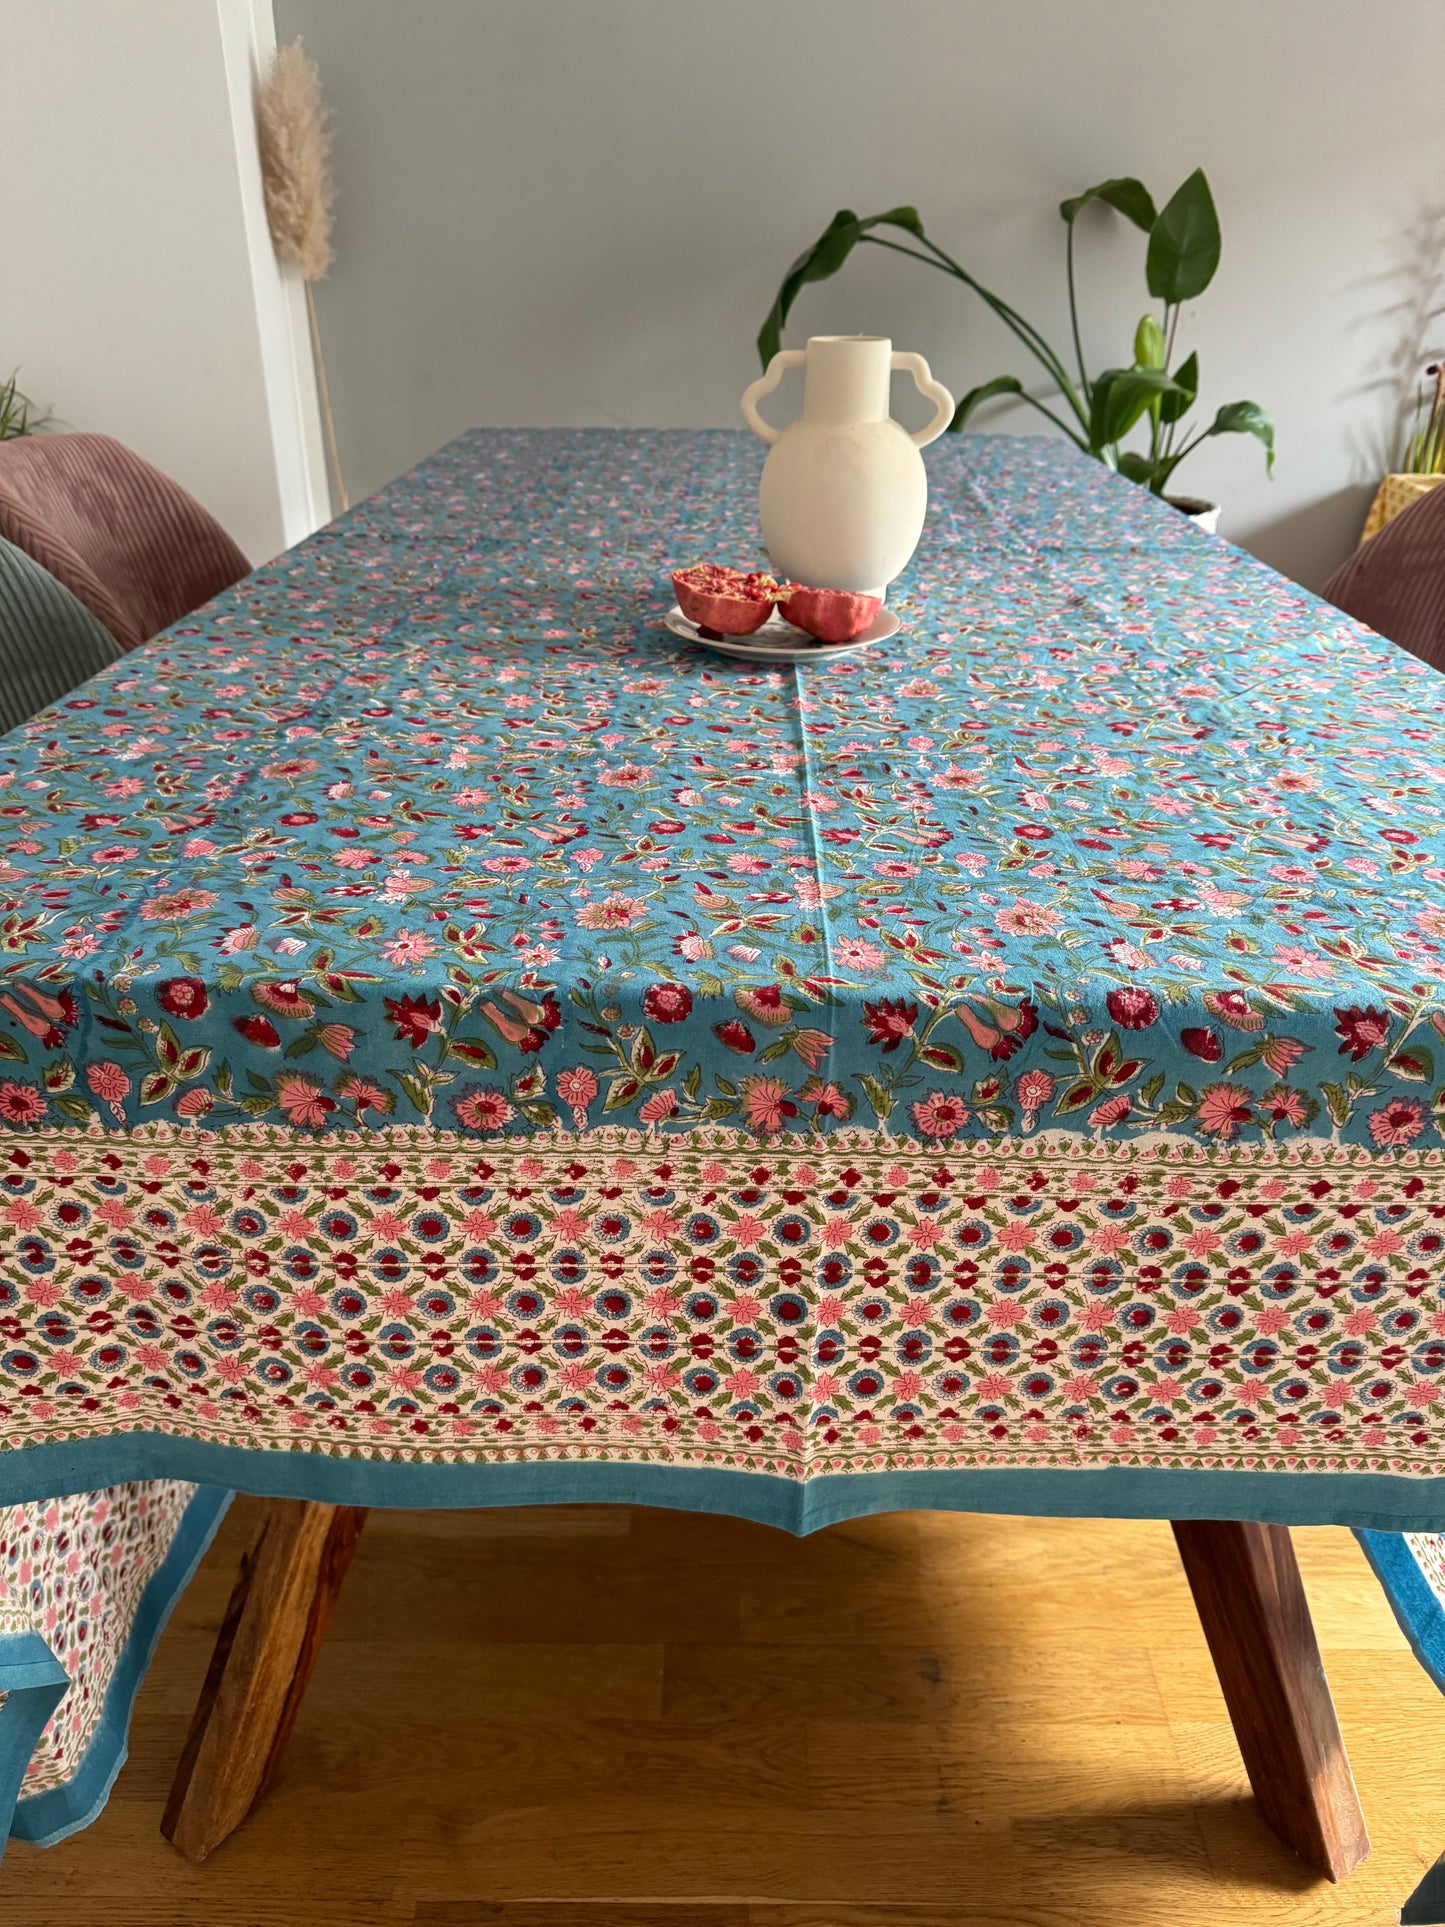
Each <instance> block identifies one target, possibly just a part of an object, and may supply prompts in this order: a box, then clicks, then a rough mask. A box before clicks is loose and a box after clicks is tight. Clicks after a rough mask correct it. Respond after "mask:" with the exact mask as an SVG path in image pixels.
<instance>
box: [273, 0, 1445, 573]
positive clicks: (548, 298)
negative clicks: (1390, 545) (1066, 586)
mask: <svg viewBox="0 0 1445 1927" xmlns="http://www.w3.org/2000/svg"><path fill="white" fill-rule="evenodd" d="M1441 19H1442V11H1441V7H1440V5H1439V0H1370V4H1369V5H1363V4H1361V0H1208V3H1207V4H1203V5H1198V4H1197V5H1193V6H1186V5H1183V4H1180V0H1174V3H1173V4H1166V5H1161V4H1160V0H407V4H405V5H399V4H397V3H396V0H276V24H277V31H278V33H279V34H280V36H281V37H282V38H289V37H290V36H291V35H293V34H297V33H300V34H302V35H304V37H305V40H306V45H307V48H308V51H309V52H310V53H311V54H312V55H313V56H314V57H315V58H316V59H317V60H318V61H319V63H320V66H321V69H322V74H323V79H324V82H325V85H326V88H327V92H328V94H329V97H330V99H331V102H332V105H333V108H334V111H335V120H336V128H337V142H336V165H337V175H338V182H339V188H340V200H339V208H338V227H337V250H338V262H337V266H336V268H335V269H334V270H333V274H332V277H331V279H330V280H329V281H328V282H327V283H326V284H324V286H323V287H322V289H321V291H320V308H321V321H322V327H323V330H324V333H325V337H326V342H327V346H328V351H329V355H330V360H331V375H332V385H333V391H334V397H335V402H336V408H337V413H338V417H339V428H340V439H341V445H342V453H343V460H344V463H345V466H346V468H347V469H348V471H349V478H350V480H351V483H352V488H353V494H356V493H360V492H363V491H365V490H367V489H370V488H373V487H375V486H377V485H378V484H380V483H381V482H383V481H385V480H386V479H388V478H389V477H390V476H392V475H394V474H396V473H398V472H399V471H400V470H402V469H404V468H405V467H407V466H408V465H409V464H410V463H412V462H413V461H415V460H416V459H417V458H418V457H420V456H421V455H424V454H426V453H427V452H428V451H429V450H430V449H432V448H434V447H435V446H437V445H438V444H439V443H440V442H442V441H444V440H446V439H447V438H448V437H450V436H451V435H452V434H454V433H456V432H457V431H458V430H459V429H461V428H463V427H467V426H469V425H471V424H473V423H504V424H540V425H547V424H587V423H616V424H628V425H674V426H688V425H713V424H732V423H735V422H736V421H737V396H738V393H739V391H740V390H741V388H742V387H743V386H744V384H745V383H746V382H747V381H749V380H750V379H751V378H752V376H753V375H754V373H755V372H756V361H755V358H754V354H753V348H752V341H753V336H754V334H755V333H756V330H757V327H758V324H759V322H760V321H761V319H762V316H763V313H764V311H765V310H766V308H767V305H768V302H769V300H770V298H771V295H772V293H773V290H774V288H775V287H776V285H777V282H778V280H779V278H780V275H781V273H782V271H783V269H784V268H785V267H786V266H787V264H788V262H789V261H790V260H791V259H792V257H793V256H794V255H795V254H796V253H797V252H798V251H799V250H800V249H801V248H802V247H803V246H804V245H805V244H806V243H807V242H808V241H810V240H811V239H812V238H813V237H814V235H815V234H816V233H817V232H818V231H819V229H820V228H821V227H822V226H823V225H824V223H825V222H826V221H827V220H828V218H829V216H830V215H831V214H832V212H833V211H834V209H835V208H837V207H840V206H844V205H848V206H852V207H854V208H856V209H858V210H859V211H860V212H874V211H877V210H879V209H881V208H885V207H888V206H891V205H893V204H895V203H896V202H899V201H912V202H915V203H916V204H917V205H918V207H919V208H920V210H921V212H922V213H923V215H924V218H925V219H926V221H927V223H928V226H929V229H930V232H931V233H933V234H935V235H936V236H937V238H938V239H939V240H940V241H941V242H942V244H943V245H944V246H945V247H947V248H949V249H950V251H951V252H953V253H954V254H955V255H957V256H959V257H960V258H961V259H963V260H964V261H965V262H966V263H967V264H968V265H969V266H970V267H971V268H972V270H973V271H974V272H975V273H976V274H978V276H979V277H980V278H981V279H983V280H984V281H985V282H988V283H990V284H992V285H994V286H996V287H997V289H998V290H999V292H1000V293H1003V294H1004V295H1006V296H1007V297H1008V298H1009V299H1010V300H1011V301H1013V303H1014V304H1015V305H1016V306H1019V307H1022V308H1023V309H1024V310H1025V311H1026V312H1027V313H1028V314H1030V315H1031V316H1033V317H1034V318H1035V319H1036V320H1037V321H1038V322H1039V323H1040V324H1041V325H1042V326H1043V327H1044V328H1045V331H1046V332H1048V333H1050V334H1051V335H1053V336H1054V337H1055V338H1059V339H1062V337H1063V335H1064V332H1065V321H1064V316H1065V310H1064V305H1063V296H1062V277H1063V226H1062V223H1061V222H1060V221H1059V219H1058V216H1057V213H1056V212H1055V208H1056V204H1057V202H1058V201H1059V199H1060V198H1061V197H1062V196H1063V195H1064V194H1067V193H1070V192H1074V191H1077V190H1078V189H1080V188H1082V187H1084V186H1086V185H1088V184H1089V183H1091V182H1093V181H1096V180H1099V179H1101V178H1104V177H1106V176H1108V175H1111V174H1124V173H1132V174H1138V175H1139V176H1140V177H1142V178H1143V179H1144V181H1145V182H1146V183H1147V184H1148V185H1149V186H1150V187H1151V189H1152V191H1153V192H1154V194H1155V196H1156V198H1158V199H1161V200H1162V199H1163V197H1164V196H1165V195H1167V194H1168V193H1169V192H1171V191H1172V189H1173V188H1174V187H1175V186H1176V185H1177V184H1178V182H1179V181H1180V180H1181V179H1182V178H1183V177H1184V175H1185V174H1187V173H1188V172H1189V171H1190V169H1192V168H1193V167H1195V166H1196V165H1201V164H1202V165H1203V166H1204V167H1205V169H1206V171H1207V172H1208V174H1209V176H1210V180H1211V182H1212V185H1213V187H1214V191H1215V196H1216V199H1217V201H1218V203H1219V207H1220V212H1221V219H1222V224H1223V229H1224V256H1223V262H1222V265H1221V268H1220V272H1219V275H1218V278H1217V280H1216V281H1215V284H1214V286H1213V287H1212V288H1211V289H1210V290H1209V291H1208V293H1207V294H1206V295H1205V296H1204V297H1203V299H1202V300H1201V302H1200V303H1199V304H1198V306H1197V309H1196V310H1193V311H1191V312H1189V313H1188V314H1187V316H1186V328H1185V336H1184V337H1183V338H1187V340H1188V341H1189V342H1192V343H1194V344H1195V345H1197V347H1198V349H1199V351H1200V359H1201V362H1202V365H1203V400H1204V401H1206V402H1207V403H1208V404H1209V406H1210V410H1211V412H1212V409H1213V407H1214V406H1215V405H1217V404H1218V403H1220V402H1223V401H1229V400H1234V399H1237V398H1240V397H1249V398H1251V399H1254V400H1257V401H1259V402H1261V403H1262V404H1263V405H1264V406H1266V407H1267V408H1269V409H1270V410H1271V411H1272V412H1273V413H1274V415H1275V417H1276V419H1277V422H1278V425H1279V435H1280V455H1279V466H1278V471H1277V477H1276V480H1275V481H1274V482H1273V483H1270V482H1268V481H1266V479H1265V477H1264V473H1263V460H1262V455H1261V451H1260V450H1259V448H1258V446H1257V444H1256V443H1254V442H1253V441H1250V440H1247V439H1244V438H1237V439H1232V440H1230V441H1219V442H1216V443H1214V444H1212V445H1211V446H1210V447H1209V448H1207V449H1205V450H1204V451H1202V452H1201V456H1200V457H1199V458H1197V459H1196V460H1195V461H1194V462H1193V463H1192V465H1191V466H1190V467H1188V468H1187V469H1185V470H1184V471H1182V472H1181V475H1180V478H1179V479H1180V483H1181V484H1182V485H1184V486H1187V487H1188V488H1189V489H1190V490H1191V491H1192V492H1195V493H1203V494H1212V495H1215V496H1217V497H1219V498H1220V499H1222V500H1223V502H1224V504H1225V515H1224V523H1223V526H1224V530H1225V532H1226V533H1228V534H1230V535H1232V536H1233V537H1234V538H1235V539H1237V540H1241V541H1244V542H1246V543H1247V544H1248V545H1249V546H1250V547H1251V548H1254V549H1255V550H1257V552H1258V553H1259V554H1261V555H1263V556H1264V557H1265V558H1266V559H1268V560H1269V561H1271V562H1274V563H1275V564H1277V565H1278V566H1279V567H1280V568H1282V569H1284V570H1286V571H1287V572H1289V573H1291V574H1293V575H1296V576H1297V577H1299V578H1300V579H1301V580H1303V581H1306V582H1309V583H1312V584H1318V582H1319V581H1321V580H1322V579H1323V577H1324V575H1325V574H1326V573H1327V572H1328V570H1329V569H1330V568H1331V567H1332V566H1333V564H1334V562H1335V561H1336V560H1338V559H1339V558H1340V556H1342V555H1343V554H1344V553H1346V552H1347V551H1348V550H1349V548H1350V547H1351V546H1352V545H1353V541H1354V538H1355V535H1356V534H1357V532H1358V528H1359V524H1360V521H1361V519H1362V517H1363V514H1364V509H1365V506H1366V503H1367V501H1368V497H1369V493H1370V489H1371V486H1372V484H1373V482H1374V480H1375V478H1376V477H1377V476H1378V475H1379V473H1380V472H1381V470H1382V468H1383V467H1385V466H1388V465H1389V464H1390V461H1391V458H1392V451H1393V450H1394V448H1395V445H1396V443H1397V441H1398V433H1399V426H1400V410H1401V404H1402V398H1403V396H1404V395H1405V393H1406V392H1408V391H1409V390H1410V389H1411V388H1412V387H1413V379H1414V373H1415V370H1416V368H1417V366H1418V365H1419V364H1421V363H1422V362H1423V361H1424V360H1425V359H1427V358H1428V355H1429V353H1430V351H1431V350H1432V349H1433V348H1434V346H1435V344H1436V339H1437V336H1436V334H1435V332H1434V331H1435V310H1436V308H1437V305H1438V302H1437V285H1436V283H1437V274H1438V270H1439V267H1440V264H1441V244H1442V242H1445V170H1442V167H1441V161H1442V153H1445V149H1442V142H1441V139H1440V134H1439V60H1438V37H1439V28H1440V25H1441ZM1081 239H1082V250H1081V251H1082V257H1083V262H1084V277H1083V278H1084V282H1085V286H1086V289H1087V294H1086V314H1087V340H1088V342H1089V343H1091V344H1092V345H1093V346H1092V358H1093V359H1094V361H1095V363H1096V365H1097V364H1103V365H1107V364H1109V363H1113V362H1118V361H1127V360H1128V358H1129V347H1130V342H1131V340H1132V333H1133V327H1134V323H1135V321H1136V319H1137V317H1138V315H1139V314H1140V313H1141V312H1142V310H1143V308H1144V305H1145V295H1144V289H1143V270H1142V237H1140V236H1138V235H1137V234H1135V233H1134V231H1133V230H1132V229H1127V228H1125V227H1124V225H1123V224H1122V223H1121V222H1119V221H1117V220H1116V219H1113V218H1112V217H1109V216H1106V215H1103V214H1101V215H1100V217H1099V219H1098V220H1097V221H1096V222H1092V223H1091V224H1090V228H1089V231H1088V233H1087V234H1085V235H1082V236H1081ZM795 313H796V320H795V322H794V324H793V326H792V327H791V329H790V331H789V335H788V339H789V341H790V342H793V343H797V344H800V343H801V341H802V340H803V338H804V336H805V335H806V334H807V333H810V332H813V333H821V332H829V331H839V332H842V331H848V332H852V331H861V332H873V333H882V334H891V335H892V336H893V337H894V339H895V341H896V342H897V343H898V345H899V346H903V347H909V348H915V349H919V350H921V351H922V352H923V353H924V354H926V355H927V356H928V357H929V359H930V360H931V361H932V363H933V366H934V369H935V371H936V372H937V373H938V374H939V375H940V376H941V378H942V379H943V380H944V381H946V382H948V383H949V385H950V386H951V387H954V388H955V389H957V390H959V391H961V390H963V389H965V388H967V387H971V386H972V385H974V384H975V383H976V382H979V381H982V380H984V379H986V378H987V377H989V376H990V375H993V374H995V373H999V372H1002V371H1006V370H1014V371H1016V372H1019V373H1021V374H1022V373H1025V372H1027V371H1028V364H1027V363H1026V362H1024V361H1021V360H1020V359H1019V357H1018V355H1017V354H1016V353H1014V352H1011V350H1012V343H1011V341H1010V339H1009V337H1008V336H1006V335H1005V334H1004V333H1003V331H1002V329H1001V328H1000V326H999V325H998V323H997V322H996V321H994V320H993V319H992V317H991V316H989V315H988V314H987V313H986V312H985V311H984V310H983V309H982V308H981V306H980V305H979V304H978V303H977V302H976V301H975V300H974V299H973V298H972V297H971V296H969V295H968V294H967V293H966V292H965V291H963V290H960V289H958V288H957V287H956V286H955V285H953V284H950V283H949V282H947V281H945V280H944V279H943V278H942V277H941V276H937V275H932V274H930V273H928V272H927V271H926V270H924V269H922V268H919V267H915V266H914V265H913V264H912V263H910V262H907V261H901V260H898V259H896V258H894V257H890V256H887V255H884V254H882V253H879V252H877V251H867V252H866V253H864V254H860V255H858V256H855V258H854V261H853V262H852V263H850V264H849V266H848V267H847V268H846V269H845V270H844V273H843V275H842V276H840V277H839V279H838V280H836V281H834V282H832V283H826V284H824V285H823V286H822V287H820V288H815V289H811V290H809V291H807V292H805V294H804V295H803V296H802V298H801V300H800V302H799V304H798V308H797V310H796V311H795ZM792 379H796V378H795V377H794V378H792ZM897 405H898V410H899V413H900V414H902V413H903V412H904V410H905V406H906V404H905V403H904V401H903V399H902V396H901V394H899V396H898V403H897ZM986 419H987V420H988V421H989V422H990V423H991V424H992V425H997V426H1006V427H1009V428H1028V427H1030V426H1032V425H1034V424H1035V423H1036V422H1037V418H1036V417H1034V416H1032V415H1030V414H1028V413H1027V411H1025V410H1022V409H1020V408H1018V407H1017V406H1015V407H1013V408H1010V409H996V410H995V411H994V413H993V414H992V415H991V416H990V417H988V418H986ZM984 420H985V418H983V417H981V418H980V422H981V425H982V423H983V422H984Z"/></svg>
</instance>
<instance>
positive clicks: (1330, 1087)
mask: <svg viewBox="0 0 1445 1927" xmlns="http://www.w3.org/2000/svg"><path fill="white" fill-rule="evenodd" d="M1320 1096H1321V1097H1322V1098H1323V1099H1324V1100H1325V1105H1326V1108H1327V1109H1328V1111H1329V1114H1330V1117H1331V1119H1332V1121H1333V1122H1334V1123H1335V1124H1336V1125H1341V1126H1342V1125H1345V1124H1348V1123H1349V1121H1350V1106H1351V1103H1352V1102H1353V1100H1352V1098H1351V1096H1350V1093H1349V1092H1348V1091H1347V1090H1345V1089H1344V1088H1343V1086H1341V1085H1339V1084H1321V1085H1320Z"/></svg>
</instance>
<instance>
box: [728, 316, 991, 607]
mask: <svg viewBox="0 0 1445 1927" xmlns="http://www.w3.org/2000/svg"><path fill="white" fill-rule="evenodd" d="M798 367H801V368H802V369H803V371H804V372H803V412H802V414H801V415H800V416H799V417H798V419H797V420H796V421H795V422H790V423H789V424H788V426H787V427H786V428H782V429H778V428H774V427H773V426H772V424H771V423H770V422H765V421H764V420H763V418H762V416H761V415H760V414H759V413H758V408H757V404H758V402H759V401H760V400H761V399H762V397H763V396H764V395H768V394H771V393H772V391H773V389H775V388H776V387H777V385H778V383H779V382H780V381H781V380H782V377H783V372H784V370H785V369H788V368H798ZM895 368H904V369H906V370H907V371H908V372H909V373H910V374H911V375H912V376H913V379H914V381H915V382H916V383H917V385H918V388H919V390H920V392H921V393H923V394H925V395H927V396H928V397H929V399H930V400H931V401H933V402H934V403H936V409H935V413H934V417H933V420H932V421H931V422H930V423H929V424H928V426H927V428H921V429H919V430H918V431H917V433H916V434H912V435H910V434H909V433H908V431H907V429H905V428H904V427H903V426H902V425H901V424H900V423H898V422H896V421H894V420H893V418H892V417H891V415H890V414H889V413H888V378H889V376H890V374H891V373H892V371H893V370H894V369H895ZM742 411H743V420H744V421H745V422H746V423H747V425H748V427H749V428H751V429H752V431H753V433H754V434H755V435H761V436H762V438H763V440H764V441H765V442H771V443H772V445H773V446H772V451H771V453H770V454H769V456H768V459H767V461H766V462H765V463H764V465H763V480H762V486H761V488H760V490H759V494H758V506H759V509H760V510H761V513H762V523H763V541H764V542H765V543H766V544H767V550H768V554H769V556H770V557H771V558H772V563H773V567H774V569H776V570H777V572H778V574H779V575H780V576H784V577H786V578H788V579H789V580H791V581H794V582H801V583H804V584H806V585H807V587H809V588H812V589H852V590H857V591H862V592H863V593H865V594H868V595H878V596H881V595H882V594H883V593H884V591H885V590H886V588H887V586H888V584H889V583H890V582H891V581H892V580H893V578H894V577H895V576H896V575H898V574H899V573H900V572H901V571H902V570H903V569H904V568H905V567H906V566H907V564H908V559H909V557H910V556H911V555H912V554H913V551H914V550H915V549H916V548H917V546H918V538H919V536H920V535H921V534H922V532H923V517H924V515H925V513H926V511H927V508H928V478H927V475H926V474H925V473H924V468H923V457H922V456H921V455H920V454H919V452H918V451H919V450H920V449H921V448H925V447H926V446H927V445H928V443H929V442H931V441H933V440H935V439H936V437H937V436H939V435H941V434H942V433H943V431H944V429H945V428H947V426H948V424H949V422H950V421H951V420H952V419H953V397H952V395H950V394H949V392H948V390H947V389H946V388H945V387H944V386H943V384H942V383H941V382H937V381H935V380H934V379H933V376H932V375H931V374H930V373H929V368H928V363H927V362H926V361H925V360H924V359H923V357H922V355H910V354H895V353H894V352H893V343H892V342H891V341H889V340H888V339H887V338H886V337H885V336H883V335H813V336H812V337H811V338H810V339H809V342H808V345H807V347H806V349H798V348H787V349H784V350H783V351H782V353H780V354H776V355H774V356H773V358H772V360H771V361H770V362H769V363H768V370H767V373H766V374H765V375H763V376H762V377H761V379H760V380H758V381H755V382H754V383H753V384H752V386H751V387H750V388H748V389H747V390H746V391H745V393H744V395H743V399H742Z"/></svg>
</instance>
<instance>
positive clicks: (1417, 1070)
mask: <svg viewBox="0 0 1445 1927" xmlns="http://www.w3.org/2000/svg"><path fill="white" fill-rule="evenodd" d="M1385 1069H1386V1070H1388V1071H1393V1072H1394V1074H1395V1076H1396V1077H1403V1078H1407V1079H1408V1080H1409V1081H1410V1082H1411V1083H1412V1084H1433V1083H1434V1081H1435V1059H1434V1058H1433V1057H1432V1056H1431V1055H1430V1053H1429V1051H1428V1050H1426V1048H1425V1046H1424V1045H1423V1044H1407V1045H1406V1046H1405V1048H1404V1050H1399V1051H1396V1052H1395V1055H1394V1056H1393V1057H1392V1058H1391V1059H1390V1060H1389V1062H1388V1063H1387V1064H1386V1066H1385Z"/></svg>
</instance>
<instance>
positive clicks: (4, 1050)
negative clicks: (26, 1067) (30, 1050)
mask: <svg viewBox="0 0 1445 1927" xmlns="http://www.w3.org/2000/svg"><path fill="white" fill-rule="evenodd" d="M0 1058H4V1059H5V1060H6V1062H7V1063H11V1064H23V1063H24V1062H25V1052H24V1051H23V1050H22V1049H21V1047H20V1045H19V1044H17V1043H16V1041H15V1039H14V1038H13V1037H12V1036H11V1035H10V1033H9V1031H8V1030H0Z"/></svg>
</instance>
